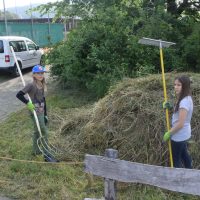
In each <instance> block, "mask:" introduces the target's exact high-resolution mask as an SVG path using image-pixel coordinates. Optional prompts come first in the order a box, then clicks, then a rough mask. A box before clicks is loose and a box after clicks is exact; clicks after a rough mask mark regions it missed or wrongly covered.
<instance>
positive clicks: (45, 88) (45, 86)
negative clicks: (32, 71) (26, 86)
mask: <svg viewBox="0 0 200 200" xmlns="http://www.w3.org/2000/svg"><path fill="white" fill-rule="evenodd" d="M33 82H34V84H35V85H36V86H37V87H38V83H37V80H36V78H35V77H34V76H33ZM41 84H42V87H43V89H44V91H45V92H46V91H47V85H46V80H45V77H44V78H43V80H42V81H41Z"/></svg>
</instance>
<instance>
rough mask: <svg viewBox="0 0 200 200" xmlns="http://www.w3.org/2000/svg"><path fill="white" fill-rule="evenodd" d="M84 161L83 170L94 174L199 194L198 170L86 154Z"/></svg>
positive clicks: (199, 178) (199, 176)
mask: <svg viewBox="0 0 200 200" xmlns="http://www.w3.org/2000/svg"><path fill="white" fill-rule="evenodd" d="M84 162H85V172H88V173H91V174H94V175H96V176H101V177H104V178H109V179H113V180H117V181H121V182H131V183H143V184H148V185H153V186H157V187H160V188H164V189H167V190H171V191H176V192H182V193H185V194H193V195H199V196H200V170H195V169H182V168H169V167H162V166H155V165H147V164H140V163H135V162H129V161H124V160H119V159H111V158H106V157H103V156H94V155H88V154H86V155H85V161H84Z"/></svg>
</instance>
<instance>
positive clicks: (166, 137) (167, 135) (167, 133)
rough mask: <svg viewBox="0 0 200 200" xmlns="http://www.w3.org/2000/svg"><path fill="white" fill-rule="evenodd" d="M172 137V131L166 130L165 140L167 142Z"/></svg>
mask: <svg viewBox="0 0 200 200" xmlns="http://www.w3.org/2000/svg"><path fill="white" fill-rule="evenodd" d="M170 137H171V133H170V132H169V131H167V132H165V134H164V136H163V141H164V142H167V141H168V140H169V139H170Z"/></svg>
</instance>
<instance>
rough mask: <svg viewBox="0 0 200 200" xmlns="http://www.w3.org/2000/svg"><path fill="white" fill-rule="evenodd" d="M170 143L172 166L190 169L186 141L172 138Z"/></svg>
mask: <svg viewBox="0 0 200 200" xmlns="http://www.w3.org/2000/svg"><path fill="white" fill-rule="evenodd" d="M171 144H172V156H173V163H174V167H176V168H181V167H183V166H184V167H185V168H188V169H192V159H191V157H190V155H189V153H188V149H187V141H181V142H175V141H173V140H172V141H171Z"/></svg>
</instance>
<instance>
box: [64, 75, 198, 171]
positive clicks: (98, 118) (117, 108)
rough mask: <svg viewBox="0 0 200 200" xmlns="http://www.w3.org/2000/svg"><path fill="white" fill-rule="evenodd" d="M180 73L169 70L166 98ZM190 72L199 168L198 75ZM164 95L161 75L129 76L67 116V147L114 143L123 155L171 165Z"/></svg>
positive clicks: (77, 150)
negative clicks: (86, 106) (164, 140)
mask: <svg viewBox="0 0 200 200" xmlns="http://www.w3.org/2000/svg"><path fill="white" fill-rule="evenodd" d="M178 75H180V74H167V75H166V83H167V93H168V99H169V101H171V102H172V103H173V101H174V90H173V84H174V78H175V77H176V76H178ZM188 75H189V76H190V77H191V78H192V80H193V83H192V90H193V100H194V113H193V119H192V135H193V136H192V142H190V147H189V148H190V152H191V153H192V157H193V160H194V166H195V167H197V168H198V163H199V162H198V160H200V157H199V156H198V152H199V150H200V145H199V134H198V130H199V128H200V124H199V115H200V109H199V106H198V105H199V101H200V100H199V96H200V89H199V85H200V75H199V74H192V73H190V74H188ZM163 101H164V97H163V86H162V79H161V75H151V76H147V77H143V78H137V79H125V80H123V81H122V82H120V83H118V84H117V85H116V86H115V87H113V88H111V90H110V92H109V93H108V95H106V96H105V97H104V98H102V99H101V100H99V101H98V102H97V103H96V104H95V105H93V107H92V108H87V109H82V110H81V111H80V112H79V111H78V112H77V111H76V112H75V114H73V115H70V117H68V118H69V119H68V120H66V121H65V124H64V125H63V127H62V129H61V135H62V136H63V137H64V138H65V139H64V138H63V140H62V143H63V145H62V147H63V148H65V149H66V151H67V150H68V149H70V151H71V153H72V155H71V157H74V158H75V157H77V156H83V155H84V154H85V153H91V154H101V155H103V154H104V152H105V149H106V148H114V149H117V150H118V151H119V158H120V159H125V160H130V161H136V162H141V163H148V164H156V165H166V166H168V165H169V159H168V158H169V156H168V145H167V143H163V142H162V137H163V133H164V132H165V131H166V130H167V127H166V118H165V111H164V110H163V109H162V103H163ZM170 121H171V114H170ZM64 144H65V145H64ZM69 146H70V148H69ZM73 152H74V155H73ZM63 159H65V158H63Z"/></svg>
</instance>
